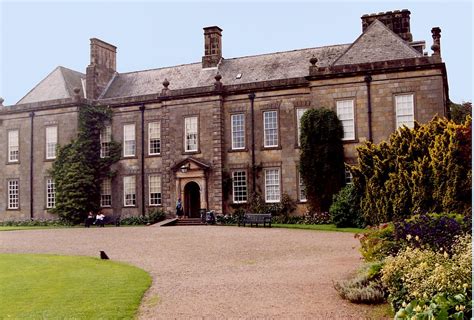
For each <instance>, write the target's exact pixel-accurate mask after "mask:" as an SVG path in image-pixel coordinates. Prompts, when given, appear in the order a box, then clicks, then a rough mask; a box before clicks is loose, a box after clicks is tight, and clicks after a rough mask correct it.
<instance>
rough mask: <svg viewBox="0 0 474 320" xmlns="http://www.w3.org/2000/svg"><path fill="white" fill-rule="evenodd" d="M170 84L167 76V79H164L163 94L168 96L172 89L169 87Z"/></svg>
mask: <svg viewBox="0 0 474 320" xmlns="http://www.w3.org/2000/svg"><path fill="white" fill-rule="evenodd" d="M169 85H170V82H169V81H168V79H166V78H165V80H164V81H163V89H161V95H162V96H166V95H167V94H168V92H169V91H170V89H168V86H169Z"/></svg>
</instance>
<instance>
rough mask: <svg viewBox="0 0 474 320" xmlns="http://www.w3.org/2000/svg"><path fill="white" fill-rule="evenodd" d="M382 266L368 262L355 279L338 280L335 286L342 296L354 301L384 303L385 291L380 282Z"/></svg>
mask: <svg viewBox="0 0 474 320" xmlns="http://www.w3.org/2000/svg"><path fill="white" fill-rule="evenodd" d="M380 267H381V263H375V264H367V265H365V266H364V267H363V268H362V269H361V270H360V271H359V272H358V274H357V275H356V276H355V277H354V278H353V279H350V280H344V281H339V282H336V283H335V284H334V288H335V289H336V291H337V292H338V293H339V295H340V296H341V298H343V299H346V300H349V301H350V302H353V303H366V304H377V303H383V302H384V301H385V293H384V290H383V286H382V284H381V282H380ZM375 270H377V271H375Z"/></svg>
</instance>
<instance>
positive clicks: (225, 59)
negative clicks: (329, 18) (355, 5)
mask: <svg viewBox="0 0 474 320" xmlns="http://www.w3.org/2000/svg"><path fill="white" fill-rule="evenodd" d="M347 45H348V43H341V44H334V45H327V46H321V47H309V48H301V49H294V50H286V51H275V52H268V53H261V54H254V55H248V56H241V57H234V58H222V61H229V60H237V59H243V58H252V57H260V56H265V55H271V54H279V53H288V52H296V51H303V50H311V49H323V48H329V47H341V46H347ZM194 64H201V62H191V63H183V64H178V65H174V66H167V67H160V68H150V69H144V70H137V71H129V72H119V73H118V74H119V76H120V75H126V74H132V73H140V72H147V71H155V70H163V69H170V68H176V67H182V66H189V65H194Z"/></svg>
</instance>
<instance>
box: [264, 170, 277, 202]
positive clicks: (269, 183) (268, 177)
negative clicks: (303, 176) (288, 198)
mask: <svg viewBox="0 0 474 320" xmlns="http://www.w3.org/2000/svg"><path fill="white" fill-rule="evenodd" d="M265 201H266V202H279V201H280V169H266V170H265Z"/></svg>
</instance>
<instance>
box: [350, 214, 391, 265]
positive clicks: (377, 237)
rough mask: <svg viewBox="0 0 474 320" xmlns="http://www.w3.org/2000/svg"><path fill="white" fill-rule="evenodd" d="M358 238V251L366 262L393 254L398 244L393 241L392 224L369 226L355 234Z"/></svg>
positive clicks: (380, 259)
mask: <svg viewBox="0 0 474 320" xmlns="http://www.w3.org/2000/svg"><path fill="white" fill-rule="evenodd" d="M355 237H356V238H359V241H360V244H361V247H360V249H359V250H360V253H361V254H362V256H363V257H364V260H365V261H367V262H373V261H382V260H383V259H385V257H387V256H389V255H395V254H396V253H397V252H398V250H399V249H400V245H399V244H398V243H397V242H396V241H395V234H394V226H393V224H392V223H384V224H381V225H380V226H378V227H369V228H368V232H366V233H364V234H362V235H359V234H356V235H355Z"/></svg>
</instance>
